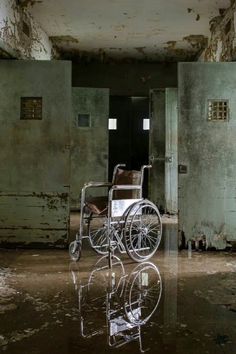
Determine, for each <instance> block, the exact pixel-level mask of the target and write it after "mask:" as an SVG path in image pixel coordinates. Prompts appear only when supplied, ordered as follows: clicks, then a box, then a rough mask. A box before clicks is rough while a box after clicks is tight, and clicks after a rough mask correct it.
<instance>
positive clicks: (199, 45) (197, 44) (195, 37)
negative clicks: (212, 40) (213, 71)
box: [183, 34, 208, 51]
mask: <svg viewBox="0 0 236 354" xmlns="http://www.w3.org/2000/svg"><path fill="white" fill-rule="evenodd" d="M183 40H184V41H186V42H188V43H189V44H190V45H191V47H192V48H193V49H195V50H196V51H199V50H203V49H204V48H206V46H207V43H208V38H207V37H205V36H204V35H202V34H190V35H189V36H186V37H184V38H183Z"/></svg>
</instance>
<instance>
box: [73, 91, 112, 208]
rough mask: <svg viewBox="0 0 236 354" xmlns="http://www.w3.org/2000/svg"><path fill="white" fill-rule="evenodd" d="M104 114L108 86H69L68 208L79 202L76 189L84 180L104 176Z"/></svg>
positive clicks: (106, 108) (105, 131) (106, 162)
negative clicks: (69, 157)
mask: <svg viewBox="0 0 236 354" xmlns="http://www.w3.org/2000/svg"><path fill="white" fill-rule="evenodd" d="M108 114H109V89H105V88H84V87H73V88H72V120H71V179H70V182H71V194H70V197H71V208H72V209H77V208H78V207H79V205H80V191H81V188H82V187H83V185H84V183H86V182H89V181H101V182H103V181H107V179H108ZM98 193H101V191H100V190H99V192H98Z"/></svg>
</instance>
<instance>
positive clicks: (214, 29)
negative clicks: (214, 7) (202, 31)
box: [199, 0, 236, 62]
mask: <svg viewBox="0 0 236 354" xmlns="http://www.w3.org/2000/svg"><path fill="white" fill-rule="evenodd" d="M219 13H220V15H219V16H217V17H214V18H213V19H212V20H211V21H210V29H211V37H210V39H209V42H208V46H207V47H206V49H205V50H204V51H203V53H202V55H201V56H200V58H199V61H206V62H221V61H234V60H235V59H236V33H235V28H236V1H235V0H233V1H232V2H231V6H230V7H229V8H228V9H226V10H224V9H220V11H219Z"/></svg>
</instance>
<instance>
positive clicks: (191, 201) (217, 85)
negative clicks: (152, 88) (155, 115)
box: [178, 63, 236, 249]
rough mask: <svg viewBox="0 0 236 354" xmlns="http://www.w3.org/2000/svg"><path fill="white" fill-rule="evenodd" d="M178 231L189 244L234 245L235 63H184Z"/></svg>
mask: <svg viewBox="0 0 236 354" xmlns="http://www.w3.org/2000/svg"><path fill="white" fill-rule="evenodd" d="M178 77H179V78H178V83H179V107H180V114H179V131H180V132H181V136H179V214H180V217H179V220H180V224H179V229H180V230H181V231H182V232H183V233H184V235H185V239H186V241H190V240H191V241H192V242H194V241H195V242H196V246H198V245H199V243H200V242H201V244H202V245H203V246H204V244H205V245H206V247H214V248H216V249H224V248H225V247H227V246H230V243H231V244H232V245H233V244H235V243H236V218H235V215H236V188H235V186H236V177H235V176H236V144H235V136H236V85H235V82H236V63H181V64H179V72H178Z"/></svg>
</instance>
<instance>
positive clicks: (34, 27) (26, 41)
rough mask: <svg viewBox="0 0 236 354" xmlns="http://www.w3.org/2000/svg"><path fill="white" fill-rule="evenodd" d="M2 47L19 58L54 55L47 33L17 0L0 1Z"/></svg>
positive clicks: (41, 58) (42, 58) (46, 57)
mask: <svg viewBox="0 0 236 354" xmlns="http://www.w3.org/2000/svg"><path fill="white" fill-rule="evenodd" d="M0 49H1V52H3V53H7V55H9V56H11V57H13V58H18V59H37V60H50V59H51V58H52V56H53V53H52V44H51V41H50V40H49V38H48V36H47V34H46V33H45V32H44V31H43V30H42V28H41V27H40V26H39V25H38V23H37V22H36V21H35V20H34V19H33V17H32V16H31V15H30V14H29V12H28V11H27V8H26V7H25V6H23V5H20V3H19V1H17V0H1V2H0ZM1 57H2V56H1Z"/></svg>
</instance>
